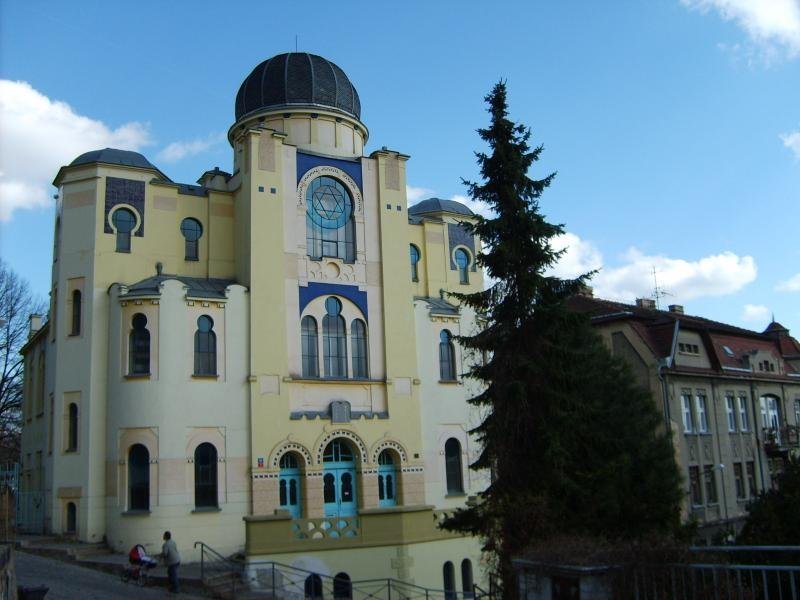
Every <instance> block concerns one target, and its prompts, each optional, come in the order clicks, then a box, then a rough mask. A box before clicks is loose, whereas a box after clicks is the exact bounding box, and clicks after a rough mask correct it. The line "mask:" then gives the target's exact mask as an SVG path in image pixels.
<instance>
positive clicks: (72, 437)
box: [67, 402, 78, 452]
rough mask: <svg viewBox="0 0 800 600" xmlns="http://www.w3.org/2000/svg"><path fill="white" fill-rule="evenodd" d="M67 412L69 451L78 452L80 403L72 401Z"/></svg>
mask: <svg viewBox="0 0 800 600" xmlns="http://www.w3.org/2000/svg"><path fill="white" fill-rule="evenodd" d="M67 413H68V414H67V421H68V423H67V452H76V451H77V450H78V405H77V404H75V403H74V402H71V403H70V405H69V408H68V409H67Z"/></svg>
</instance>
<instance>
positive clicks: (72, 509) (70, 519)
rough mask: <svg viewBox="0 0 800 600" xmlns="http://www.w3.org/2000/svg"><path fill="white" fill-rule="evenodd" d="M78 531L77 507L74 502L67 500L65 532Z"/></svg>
mask: <svg viewBox="0 0 800 600" xmlns="http://www.w3.org/2000/svg"><path fill="white" fill-rule="evenodd" d="M77 531H78V507H77V506H75V503H74V502H67V531H66V533H77Z"/></svg>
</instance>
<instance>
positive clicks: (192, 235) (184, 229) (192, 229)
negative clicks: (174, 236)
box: [181, 217, 203, 260]
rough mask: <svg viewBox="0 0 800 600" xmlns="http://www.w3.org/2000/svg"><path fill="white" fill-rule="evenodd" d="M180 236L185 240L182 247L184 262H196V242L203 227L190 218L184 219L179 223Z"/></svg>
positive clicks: (197, 252)
mask: <svg viewBox="0 0 800 600" xmlns="http://www.w3.org/2000/svg"><path fill="white" fill-rule="evenodd" d="M181 234H182V235H183V239H184V240H185V245H184V259H185V260H198V259H199V256H200V253H199V251H198V243H197V242H198V240H199V239H200V237H201V236H202V235H203V226H202V225H201V224H200V221H198V220H197V219H192V218H189V217H187V218H185V219H184V220H183V221H181Z"/></svg>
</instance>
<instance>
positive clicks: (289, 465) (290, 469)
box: [278, 453, 300, 519]
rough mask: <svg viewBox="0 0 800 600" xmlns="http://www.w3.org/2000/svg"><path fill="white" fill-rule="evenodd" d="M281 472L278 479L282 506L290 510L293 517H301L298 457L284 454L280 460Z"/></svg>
mask: <svg viewBox="0 0 800 600" xmlns="http://www.w3.org/2000/svg"><path fill="white" fill-rule="evenodd" d="M280 467H281V472H280V480H279V481H278V492H279V495H280V504H281V508H282V509H284V510H288V511H289V514H290V515H292V518H293V519H299V518H300V467H299V465H298V462H297V457H295V456H294V454H292V453H287V454H284V455H283V456H282V457H281V462H280Z"/></svg>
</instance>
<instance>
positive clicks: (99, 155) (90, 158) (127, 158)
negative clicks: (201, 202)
mask: <svg viewBox="0 0 800 600" xmlns="http://www.w3.org/2000/svg"><path fill="white" fill-rule="evenodd" d="M95 162H100V163H106V164H109V165H122V166H125V167H138V168H140V169H152V170H154V171H158V172H159V173H160V172H161V171H160V170H159V168H158V167H156V166H155V165H154V164H153V163H151V162H150V161H149V160H147V159H146V158H145V157H144V155H142V154H139V153H138V152H132V151H130V150H117V149H116V148H103V149H102V150H91V151H90V152H84V153H83V154H81V155H80V156H79V157H78V158H76V159H75V160H73V161H72V162H71V163H69V165H70V166H71V167H74V166H76V165H88V164H90V163H95ZM167 181H169V180H167Z"/></svg>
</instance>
